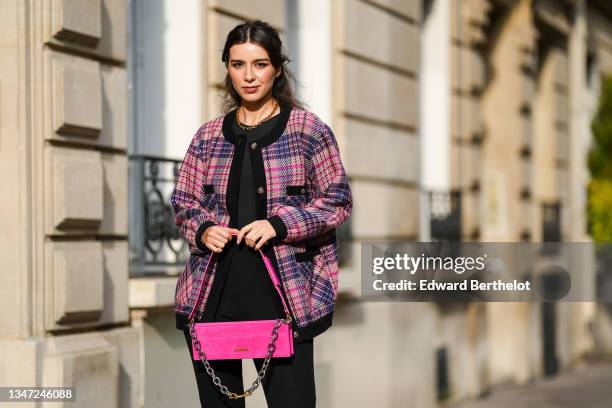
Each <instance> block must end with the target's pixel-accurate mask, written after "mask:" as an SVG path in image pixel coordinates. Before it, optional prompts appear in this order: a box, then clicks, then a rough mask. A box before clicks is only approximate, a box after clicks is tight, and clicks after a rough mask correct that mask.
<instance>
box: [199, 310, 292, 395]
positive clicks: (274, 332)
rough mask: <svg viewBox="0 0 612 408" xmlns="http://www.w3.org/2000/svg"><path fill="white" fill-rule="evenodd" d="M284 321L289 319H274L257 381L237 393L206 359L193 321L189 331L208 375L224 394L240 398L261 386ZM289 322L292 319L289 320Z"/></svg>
mask: <svg viewBox="0 0 612 408" xmlns="http://www.w3.org/2000/svg"><path fill="white" fill-rule="evenodd" d="M283 322H285V323H286V322H287V321H285V320H283V319H276V320H275V321H274V328H273V329H272V335H271V339H270V343H269V344H268V354H266V358H265V360H264V362H263V364H262V366H261V369H260V370H259V372H258V373H257V378H255V381H253V384H252V385H251V386H250V387H249V389H247V390H246V391H245V392H244V393H242V394H236V393H235V392H232V391H230V390H229V389H228V388H227V387H226V386H225V385H223V384H221V379H220V378H219V377H217V375H216V374H215V370H213V368H212V366H211V365H210V363H209V362H208V360H207V359H206V354H204V351H203V350H202V345H201V344H200V339H198V336H197V334H196V331H195V327H194V323H193V322H191V323H190V324H189V333H190V334H191V338H192V339H194V344H195V348H196V350H197V351H198V353H199V355H200V360H201V361H202V363H203V364H204V368H205V369H206V372H207V373H208V375H210V376H211V378H212V380H213V383H214V384H215V385H216V386H217V387H218V388H219V390H221V392H222V393H223V394H225V395H227V396H228V397H229V398H230V399H238V398H244V397H248V396H249V395H251V394H252V393H253V391H255V390H256V389H257V387H259V384H260V383H261V380H263V378H264V377H265V375H266V369H267V368H268V365H269V364H270V360H271V359H272V354H273V353H274V350H275V349H276V339H277V338H278V329H279V328H280V325H281V324H282V323H283ZM289 322H291V321H290V320H289Z"/></svg>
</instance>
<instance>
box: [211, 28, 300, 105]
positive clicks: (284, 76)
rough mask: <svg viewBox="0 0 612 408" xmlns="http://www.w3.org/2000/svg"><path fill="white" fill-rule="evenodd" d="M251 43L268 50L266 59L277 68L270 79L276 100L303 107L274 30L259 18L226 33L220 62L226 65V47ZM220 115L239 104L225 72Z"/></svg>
mask: <svg viewBox="0 0 612 408" xmlns="http://www.w3.org/2000/svg"><path fill="white" fill-rule="evenodd" d="M246 42H251V43H254V44H257V45H259V46H261V47H262V48H263V49H265V50H266V51H267V52H268V56H269V57H270V62H271V63H272V65H273V66H274V68H276V69H278V68H279V67H280V68H281V74H280V75H279V76H278V77H277V78H275V79H274V85H273V86H272V95H273V96H274V98H276V100H278V101H279V102H281V103H282V102H284V103H286V104H289V105H290V106H292V107H295V108H300V109H304V106H303V104H302V103H301V102H300V101H299V100H298V99H297V97H296V96H295V92H294V86H295V83H296V81H295V77H294V76H293V74H292V73H291V71H290V70H289V68H288V67H287V62H289V61H291V60H290V59H289V58H288V57H287V55H286V54H285V52H284V49H283V44H282V41H281V39H280V37H279V35H278V31H276V29H274V28H273V27H272V26H270V25H269V24H268V23H265V22H263V21H261V20H250V21H246V22H244V23H242V24H239V25H237V26H236V27H234V28H233V29H232V31H230V32H229V34H228V35H227V38H226V40H225V46H224V47H223V54H222V55H221V61H223V64H224V65H225V68H227V66H228V63H229V56H230V55H229V50H230V48H231V46H232V45H234V44H243V43H246ZM222 98H223V104H222V111H223V114H226V113H227V112H229V111H231V110H232V109H234V108H237V107H239V106H240V103H241V101H242V99H241V98H240V95H238V92H236V90H235V89H234V87H233V86H232V80H231V79H230V76H229V72H228V73H227V74H226V75H225V81H224V84H223V94H222Z"/></svg>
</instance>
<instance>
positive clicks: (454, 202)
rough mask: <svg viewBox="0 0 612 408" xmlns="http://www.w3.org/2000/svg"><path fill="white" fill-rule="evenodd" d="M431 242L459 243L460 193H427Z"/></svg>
mask: <svg viewBox="0 0 612 408" xmlns="http://www.w3.org/2000/svg"><path fill="white" fill-rule="evenodd" d="M427 195H428V200H429V225H430V231H431V240H432V241H461V192H460V191H450V192H449V191H429V192H428V193H427Z"/></svg>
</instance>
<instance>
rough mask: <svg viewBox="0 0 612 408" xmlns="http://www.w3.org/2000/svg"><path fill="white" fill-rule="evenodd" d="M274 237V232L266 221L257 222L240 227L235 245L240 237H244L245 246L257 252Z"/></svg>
mask: <svg viewBox="0 0 612 408" xmlns="http://www.w3.org/2000/svg"><path fill="white" fill-rule="evenodd" d="M275 236H276V231H275V230H274V227H272V224H270V222H268V220H257V221H253V222H252V223H250V224H247V225H245V226H244V227H242V229H241V230H240V232H239V233H238V237H237V240H236V243H237V244H239V243H240V241H241V240H242V237H244V242H245V244H247V245H248V246H250V247H254V248H255V249H256V250H259V248H261V247H262V246H263V244H265V243H266V242H268V240H269V239H271V238H274V237H275Z"/></svg>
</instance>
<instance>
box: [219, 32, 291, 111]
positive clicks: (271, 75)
mask: <svg viewBox="0 0 612 408" xmlns="http://www.w3.org/2000/svg"><path fill="white" fill-rule="evenodd" d="M227 71H228V73H229V76H230V79H231V81H232V85H233V86H234V89H235V90H236V92H238V95H240V97H241V98H242V100H243V101H247V102H257V101H260V100H261V99H262V98H263V97H265V96H266V95H268V93H269V92H271V91H272V85H274V79H275V78H276V77H277V76H278V75H280V70H277V69H276V68H274V66H273V65H272V63H271V62H270V58H269V57H268V52H267V51H266V50H265V49H264V48H263V47H261V46H259V45H257V44H254V43H250V42H246V43H242V44H234V45H232V46H231V47H230V50H229V64H228V66H227ZM277 71H278V72H277Z"/></svg>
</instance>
